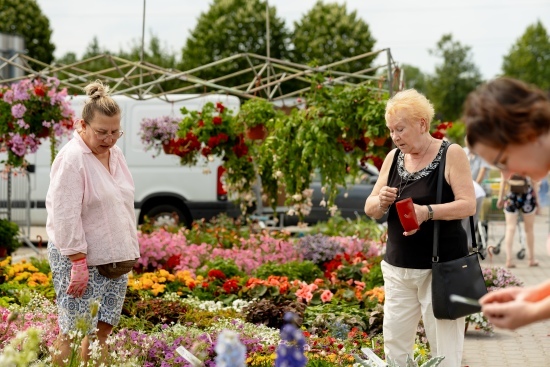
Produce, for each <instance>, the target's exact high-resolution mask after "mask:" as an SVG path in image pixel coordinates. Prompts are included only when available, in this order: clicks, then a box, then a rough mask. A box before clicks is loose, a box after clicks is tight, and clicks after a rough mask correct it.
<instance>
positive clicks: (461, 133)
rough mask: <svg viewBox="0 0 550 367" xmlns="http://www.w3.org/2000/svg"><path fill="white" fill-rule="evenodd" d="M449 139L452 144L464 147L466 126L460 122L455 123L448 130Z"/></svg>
mask: <svg viewBox="0 0 550 367" xmlns="http://www.w3.org/2000/svg"><path fill="white" fill-rule="evenodd" d="M446 136H447V139H449V141H450V142H451V143H456V144H460V145H464V137H465V136H466V125H464V123H463V122H462V121H460V120H458V121H455V122H453V126H451V127H449V128H448V129H447V130H446Z"/></svg>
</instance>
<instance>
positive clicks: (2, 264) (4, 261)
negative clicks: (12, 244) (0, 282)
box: [0, 256, 11, 268]
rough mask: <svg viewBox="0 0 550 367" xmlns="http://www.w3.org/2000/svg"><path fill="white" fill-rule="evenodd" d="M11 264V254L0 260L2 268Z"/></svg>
mask: <svg viewBox="0 0 550 367" xmlns="http://www.w3.org/2000/svg"><path fill="white" fill-rule="evenodd" d="M10 264H11V256H8V257H6V258H5V259H4V260H2V261H0V268H5V267H6V266H9V265H10Z"/></svg>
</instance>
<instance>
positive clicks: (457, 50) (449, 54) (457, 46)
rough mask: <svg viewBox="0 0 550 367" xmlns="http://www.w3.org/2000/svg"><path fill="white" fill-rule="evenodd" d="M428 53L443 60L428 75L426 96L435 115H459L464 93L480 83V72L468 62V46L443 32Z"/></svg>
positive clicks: (450, 118)
mask: <svg viewBox="0 0 550 367" xmlns="http://www.w3.org/2000/svg"><path fill="white" fill-rule="evenodd" d="M429 52H430V54H432V55H434V56H436V57H440V58H442V59H443V63H441V64H439V65H437V66H436V68H435V75H434V76H432V77H429V78H428V82H427V84H426V87H427V88H426V90H427V93H426V95H427V97H428V98H429V99H430V100H431V101H432V103H433V104H434V107H435V111H436V116H437V117H438V118H440V119H443V120H447V121H454V120H456V119H457V118H459V117H460V115H461V113H462V105H463V104H464V101H465V100H466V96H467V95H468V93H470V92H471V91H472V90H474V89H475V88H476V87H477V86H478V85H479V84H480V83H481V82H482V78H481V74H480V72H479V69H478V68H477V66H476V65H475V64H474V63H473V62H472V55H471V47H469V46H464V45H462V44H461V43H460V42H458V41H454V40H453V36H452V35H451V34H446V35H443V36H442V37H441V39H440V40H439V42H437V47H436V48H435V49H432V50H429Z"/></svg>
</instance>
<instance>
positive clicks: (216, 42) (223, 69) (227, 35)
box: [180, 0, 289, 85]
mask: <svg viewBox="0 0 550 367" xmlns="http://www.w3.org/2000/svg"><path fill="white" fill-rule="evenodd" d="M265 15H266V2H265V1H262V0H214V2H213V4H212V6H211V7H210V9H209V10H208V11H207V12H205V13H202V14H201V15H200V16H199V19H198V22H197V26H196V27H195V29H194V30H192V31H191V34H190V36H189V38H188V39H187V42H186V45H185V46H184V47H183V49H182V63H181V67H180V70H190V69H193V68H196V67H199V66H202V65H206V64H209V63H211V62H214V61H218V60H221V59H223V58H226V57H229V56H232V55H235V54H238V53H245V52H248V53H255V54H258V55H264V56H265V55H266V53H267V47H266V17H265ZM269 28H270V54H271V57H274V58H279V59H285V58H287V55H288V42H289V33H288V31H287V29H286V28H285V24H284V21H283V20H282V19H281V18H278V17H277V16H276V10H275V7H269ZM248 68H250V64H249V63H248V62H247V61H246V60H245V59H235V60H234V62H231V63H224V64H220V65H218V66H217V67H215V68H208V69H206V70H203V71H201V72H200V73H197V74H196V75H197V76H199V77H201V78H203V79H207V80H208V79H213V78H216V77H221V76H224V75H227V74H230V73H234V72H237V71H241V70H244V69H248ZM252 77H253V74H252V73H250V74H246V75H240V76H235V77H233V78H231V79H228V80H226V81H224V82H220V83H221V84H225V85H240V84H245V83H250V81H251V80H252Z"/></svg>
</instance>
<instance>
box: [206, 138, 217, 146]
mask: <svg viewBox="0 0 550 367" xmlns="http://www.w3.org/2000/svg"><path fill="white" fill-rule="evenodd" d="M219 144H220V138H219V137H218V136H211V137H210V138H208V142H207V143H206V145H208V147H209V148H215V147H217V146H218V145H219Z"/></svg>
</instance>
